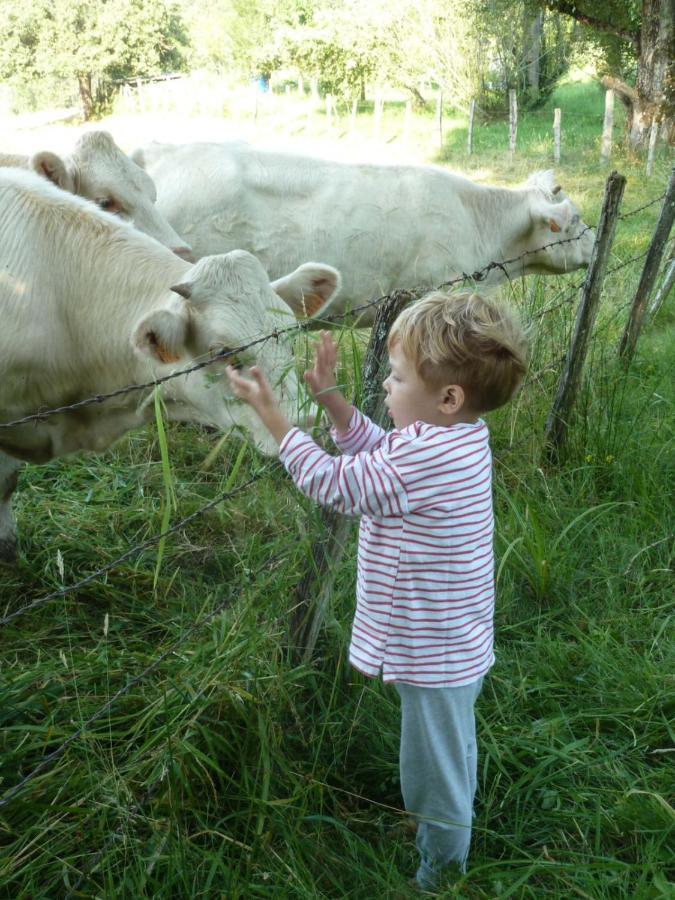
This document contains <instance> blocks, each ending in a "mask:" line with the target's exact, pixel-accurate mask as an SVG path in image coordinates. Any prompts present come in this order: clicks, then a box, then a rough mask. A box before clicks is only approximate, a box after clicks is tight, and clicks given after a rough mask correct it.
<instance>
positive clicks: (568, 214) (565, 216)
mask: <svg viewBox="0 0 675 900" xmlns="http://www.w3.org/2000/svg"><path fill="white" fill-rule="evenodd" d="M538 214H539V215H540V216H541V218H542V219H543V222H544V225H545V227H547V228H549V229H550V230H551V231H552V232H553V233H554V234H560V232H561V231H564V230H565V229H566V228H567V226H568V225H569V224H570V220H571V218H572V211H571V209H570V205H569V203H567V201H563V202H562V203H546V204H544V206H543V207H542V208H541V209H539V210H538Z"/></svg>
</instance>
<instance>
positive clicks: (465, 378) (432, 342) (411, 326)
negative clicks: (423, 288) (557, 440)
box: [388, 291, 527, 413]
mask: <svg viewBox="0 0 675 900" xmlns="http://www.w3.org/2000/svg"><path fill="white" fill-rule="evenodd" d="M388 346H389V349H390V350H391V348H392V347H394V346H397V347H399V348H400V350H401V352H402V353H403V354H404V356H406V357H407V358H408V359H409V360H410V361H411V362H412V363H413V365H414V366H415V369H416V371H417V374H418V375H419V377H420V378H421V379H422V381H423V382H424V383H425V384H426V385H428V386H429V387H430V388H432V389H436V388H439V387H443V386H444V385H446V384H458V385H460V386H461V387H462V389H463V390H464V393H465V395H466V404H467V407H468V408H469V409H471V410H472V411H473V412H477V413H482V412H488V411H489V410H491V409H496V408H497V407H499V406H503V405H504V404H505V403H507V402H508V401H509V400H510V399H511V397H512V396H513V395H514V394H515V392H516V390H517V389H518V387H519V385H520V382H521V381H522V379H523V375H524V374H525V371H526V369H527V339H526V337H525V334H524V331H523V329H522V327H521V325H520V323H519V322H518V319H517V317H516V316H515V314H514V313H513V311H512V310H511V309H509V308H508V307H507V306H504V305H502V304H498V303H495V302H494V301H493V300H488V299H486V298H485V297H482V296H481V295H480V294H473V293H471V292H470V291H466V292H462V293H457V294H443V293H439V292H434V293H431V294H427V295H426V296H425V297H422V299H421V300H418V301H416V302H413V303H411V304H410V306H407V307H406V308H405V309H404V310H403V312H401V314H400V315H399V316H398V318H397V319H396V321H395V322H394V324H393V326H392V329H391V331H390V332H389V339H388Z"/></svg>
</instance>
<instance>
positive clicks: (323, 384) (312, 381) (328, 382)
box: [305, 331, 337, 403]
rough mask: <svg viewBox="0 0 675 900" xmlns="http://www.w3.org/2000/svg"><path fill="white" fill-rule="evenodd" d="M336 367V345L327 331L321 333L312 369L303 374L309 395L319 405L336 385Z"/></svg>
mask: <svg viewBox="0 0 675 900" xmlns="http://www.w3.org/2000/svg"><path fill="white" fill-rule="evenodd" d="M336 365H337V345H336V343H335V341H334V340H333V338H332V337H331V336H330V334H329V333H328V332H327V331H322V332H320V337H319V343H318V344H317V346H316V352H315V354H314V368H312V369H307V371H306V372H305V381H306V382H307V386H308V388H309V390H310V393H311V394H312V396H313V397H314V399H315V400H317V401H318V402H319V403H323V395H325V394H328V393H329V392H331V391H333V390H334V389H335V387H336V385H337V381H336V379H335V367H336Z"/></svg>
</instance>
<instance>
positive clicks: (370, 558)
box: [279, 409, 495, 687]
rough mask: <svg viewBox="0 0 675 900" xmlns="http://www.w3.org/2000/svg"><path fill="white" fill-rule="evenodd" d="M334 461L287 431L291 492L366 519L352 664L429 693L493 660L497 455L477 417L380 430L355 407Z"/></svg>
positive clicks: (476, 674)
mask: <svg viewBox="0 0 675 900" xmlns="http://www.w3.org/2000/svg"><path fill="white" fill-rule="evenodd" d="M333 439H334V440H335V443H336V444H337V446H338V448H339V449H340V450H341V451H342V455H341V456H337V457H336V456H331V455H330V454H328V453H326V452H325V451H323V450H322V449H321V448H320V447H319V446H317V444H316V443H315V442H314V441H313V440H312V439H311V438H310V437H309V435H307V434H305V433H304V432H302V431H300V430H299V429H298V428H293V429H292V430H291V431H289V433H288V434H287V435H286V437H285V438H284V440H283V441H282V444H281V448H280V450H279V456H280V458H281V461H282V462H283V463H284V465H285V466H286V468H287V469H288V472H289V473H290V475H291V477H292V478H293V480H294V481H295V483H296V485H297V486H298V488H299V489H300V490H301V491H302V492H303V493H304V494H306V495H307V496H308V497H311V498H312V499H313V500H316V501H317V502H318V503H321V504H323V505H324V506H328V507H330V508H332V509H335V510H337V511H338V512H341V513H344V514H345V515H352V516H354V515H356V516H359V515H360V516H361V517H362V518H361V527H360V531H359V553H358V570H357V579H356V613H355V616H354V624H353V627H352V640H351V645H350V661H351V663H352V665H353V666H355V667H356V668H357V669H359V670H360V671H362V672H364V673H365V674H366V675H371V676H375V675H378V674H379V673H380V672H382V678H383V680H384V681H404V682H407V683H408V684H418V685H423V686H426V687H434V686H435V687H450V686H459V685H462V684H469V683H470V682H472V681H475V680H476V679H477V678H480V676H481V675H483V674H484V673H485V672H486V671H487V670H488V669H489V668H490V666H491V665H492V663H493V662H494V655H493V617H494V600H495V597H494V557H493V550H492V541H493V532H494V519H493V511H492V481H491V478H492V458H491V454H490V446H489V442H488V430H487V426H486V425H485V423H484V422H483V421H481V420H479V421H478V422H476V423H475V424H458V425H452V426H451V427H449V428H442V427H440V426H437V425H428V424H425V423H424V422H416V423H414V424H413V425H409V426H408V427H407V428H404V429H401V430H400V431H398V430H396V431H390V432H385V431H384V430H383V429H382V428H380V427H379V426H378V425H375V424H374V423H373V422H371V421H370V419H368V418H367V417H366V416H364V415H363V414H362V413H360V412H359V411H358V410H356V409H355V410H354V412H353V414H352V418H351V420H350V423H349V430H348V431H347V433H346V434H344V435H342V436H338V435H337V434H336V433H335V432H333Z"/></svg>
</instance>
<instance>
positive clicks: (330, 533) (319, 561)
mask: <svg viewBox="0 0 675 900" xmlns="http://www.w3.org/2000/svg"><path fill="white" fill-rule="evenodd" d="M414 299H415V296H414V294H411V293H409V292H408V291H396V292H395V293H394V294H392V295H391V296H390V297H387V299H386V300H384V301H383V302H382V303H381V304H380V306H379V308H378V311H377V315H376V317H375V322H374V324H373V330H372V331H371V333H370V342H369V344H368V349H367V351H366V358H365V362H364V364H363V378H362V383H363V402H362V404H361V409H362V410H363V412H364V413H365V414H366V415H367V416H369V417H370V418H371V419H372V420H373V421H374V422H378V423H379V424H381V425H383V424H384V419H385V416H384V411H385V407H384V393H383V391H382V382H383V380H384V378H385V377H386V374H387V371H388V355H387V336H388V334H389V329H390V328H391V326H392V324H393V322H394V319H395V318H396V316H397V315H398V314H399V312H400V311H401V310H402V309H403V307H404V306H407V304H408V303H410V302H411V300H414ZM319 519H320V523H321V529H320V530H321V534H320V536H318V537H317V539H316V540H315V541H314V543H313V546H312V559H311V560H310V565H309V567H308V569H307V572H306V573H305V575H304V576H303V578H302V580H301V581H300V582H299V584H298V586H297V588H296V589H295V597H294V603H293V606H292V609H291V616H290V641H291V645H292V649H293V650H294V652H295V653H296V654H297V655H298V657H299V658H300V659H301V660H302V661H303V662H309V660H310V659H311V658H312V655H313V653H314V648H315V646H316V641H317V638H318V636H319V631H320V630H321V626H322V625H323V622H324V619H325V617H326V610H327V609H328V604H329V602H330V598H331V594H332V592H333V587H334V584H335V576H336V573H337V568H338V565H339V564H340V562H341V560H342V557H343V556H344V552H345V546H346V544H347V541H348V540H349V537H350V535H351V532H352V528H353V526H354V519H352V518H349V517H347V516H341V515H338V514H337V513H335V512H333V510H330V509H325V508H322V509H321V511H320V513H319Z"/></svg>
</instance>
